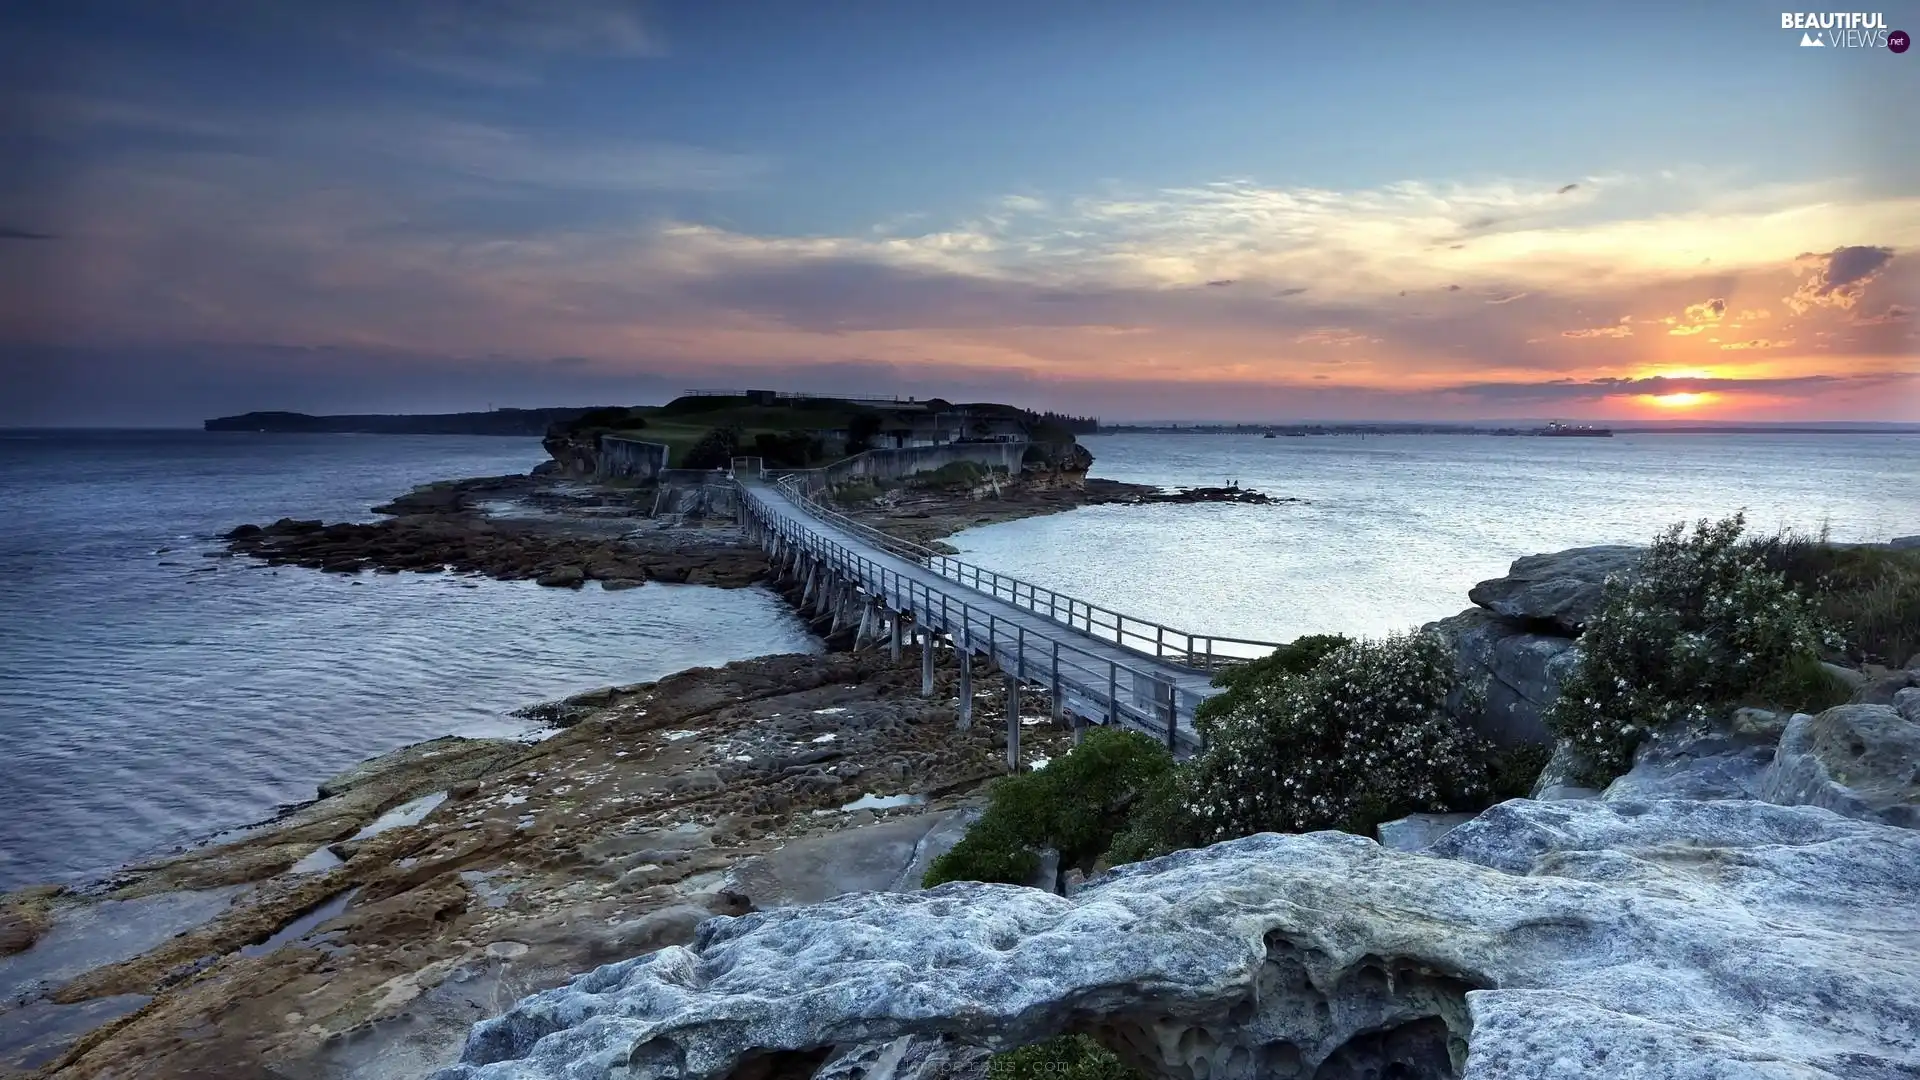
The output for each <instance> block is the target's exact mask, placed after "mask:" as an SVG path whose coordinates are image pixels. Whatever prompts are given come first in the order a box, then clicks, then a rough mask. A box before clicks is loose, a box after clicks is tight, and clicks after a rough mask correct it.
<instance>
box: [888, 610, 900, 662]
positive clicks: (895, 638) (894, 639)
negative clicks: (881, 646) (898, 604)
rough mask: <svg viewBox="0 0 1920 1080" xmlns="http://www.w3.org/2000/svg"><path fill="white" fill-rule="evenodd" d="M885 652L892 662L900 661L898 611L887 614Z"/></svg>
mask: <svg viewBox="0 0 1920 1080" xmlns="http://www.w3.org/2000/svg"><path fill="white" fill-rule="evenodd" d="M887 652H888V654H889V655H890V656H891V658H892V659H893V662H894V663H896V664H897V663H899V662H900V613H899V612H897V611H894V612H889V613H888V614H887Z"/></svg>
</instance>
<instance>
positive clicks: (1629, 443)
mask: <svg viewBox="0 0 1920 1080" xmlns="http://www.w3.org/2000/svg"><path fill="white" fill-rule="evenodd" d="M1085 444H1086V446H1087V448H1088V449H1089V450H1091V451H1092V452H1093V454H1094V467H1093V472H1092V475H1094V476H1100V477H1107V478H1110V479H1114V480H1129V481H1134V482H1137V483H1147V484H1160V485H1164V486H1168V487H1177V486H1182V485H1188V486H1199V485H1217V484H1226V483H1229V482H1235V481H1237V482H1238V483H1239V484H1240V486H1242V487H1248V488H1254V489H1256V490H1258V491H1262V492H1265V493H1267V494H1269V495H1274V496H1292V497H1295V498H1302V499H1306V500H1307V503H1306V504H1305V505H1298V504H1289V505H1272V506H1249V505H1239V504H1202V505H1154V506H1096V507H1087V508H1083V509H1080V510H1075V511H1073V512H1071V513H1066V514H1059V515H1054V516H1051V517H1040V518H1028V519H1025V520H1023V521H1014V522H1007V523H1005V524H1000V525H990V526H985V527H982V528H977V529H971V530H968V531H967V532H965V533H962V534H961V535H960V536H959V537H958V538H957V539H956V540H953V541H950V542H951V543H953V544H954V545H955V546H956V547H958V548H959V549H960V550H961V551H962V552H963V553H964V557H966V558H968V559H969V560H971V561H973V562H977V563H979V564H981V565H983V566H987V567H990V568H992V569H995V570H999V571H1002V572H1004V573H1008V574H1013V575H1016V576H1019V577H1022V578H1025V579H1026V580H1029V581H1031V582H1033V583H1035V584H1038V585H1043V586H1046V587H1049V588H1053V589H1058V590H1060V591H1062V592H1066V593H1070V594H1073V595H1075V596H1078V597H1079V598H1080V599H1082V600H1087V601H1089V602H1092V603H1097V604H1103V605H1105V606H1107V607H1110V608H1113V609H1115V610H1118V611H1121V612H1123V613H1125V614H1128V615H1135V616H1138V617H1140V618H1143V619H1149V620H1152V621H1156V622H1160V623H1164V624H1167V625H1170V626H1174V627H1177V628H1179V629H1182V630H1189V631H1195V632H1205V633H1211V634H1218V635H1223V636H1236V637H1244V638H1251V639H1254V640H1258V641H1291V640H1292V639H1294V638H1296V637H1299V636H1300V635H1302V634H1319V633H1342V634H1348V635H1380V634H1386V633H1391V632H1394V631H1399V630H1406V629H1410V628H1412V627H1414V626H1418V625H1420V624H1422V623H1425V622H1429V621H1432V620H1434V619H1438V618H1443V617H1445V616H1448V615H1452V614H1455V613H1457V612H1459V611H1461V610H1462V609H1464V608H1466V607H1468V606H1469V605H1468V602H1467V590H1468V589H1469V588H1471V587H1472V586H1473V585H1474V583H1475V582H1478V581H1482V580H1485V579H1487V578H1491V577H1498V576H1499V575H1501V574H1504V573H1505V572H1506V570H1507V567H1508V565H1509V564H1510V563H1512V561H1513V560H1514V559H1516V558H1518V557H1520V556H1522V555H1531V554H1535V553H1537V552H1545V551H1559V550H1562V549H1564V548H1570V547H1584V546H1587V545H1591V544H1644V543H1646V542H1647V541H1648V540H1649V539H1651V538H1652V537H1653V535H1654V534H1655V533H1657V532H1658V531H1659V530H1661V529H1663V528H1665V527H1666V526H1667V525H1669V524H1671V523H1673V522H1676V521H1692V520H1694V519H1696V518H1699V517H1701V516H1710V517H1721V516H1724V515H1727V514H1730V513H1733V512H1734V511H1737V510H1743V509H1744V510H1745V511H1746V514H1747V521H1748V524H1749V527H1750V528H1751V529H1753V530H1755V531H1759V532H1772V531H1774V530H1776V529H1780V528H1783V527H1786V528H1794V529H1800V530H1805V531H1808V532H1818V531H1820V530H1821V529H1822V528H1825V529H1827V530H1828V532H1829V535H1830V536H1831V538H1832V539H1834V540H1840V541H1883V540H1888V539H1891V538H1892V537H1895V536H1910V535H1914V534H1920V489H1916V487H1915V480H1914V478H1915V477H1920V435H1894V434H1885V435H1616V436H1614V437H1613V438H1610V439H1605V438H1527V437H1518V438H1505V437H1492V436H1484V435H1481V436H1472V435H1460V436H1451V435H1387V436H1372V435H1370V436H1366V437H1360V436H1352V435H1336V436H1306V437H1300V438H1292V437H1281V438H1277V439H1265V438H1261V437H1260V436H1258V435H1251V436H1249V435H1110V436H1095V437H1090V438H1087V439H1086V440H1085Z"/></svg>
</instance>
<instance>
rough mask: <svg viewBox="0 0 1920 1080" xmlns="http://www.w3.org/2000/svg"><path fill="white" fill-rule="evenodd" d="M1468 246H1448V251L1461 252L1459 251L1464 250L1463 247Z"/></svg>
mask: <svg viewBox="0 0 1920 1080" xmlns="http://www.w3.org/2000/svg"><path fill="white" fill-rule="evenodd" d="M1466 246H1467V245H1465V244H1448V245H1447V250H1448V251H1459V250H1460V249H1461V248H1463V247H1466Z"/></svg>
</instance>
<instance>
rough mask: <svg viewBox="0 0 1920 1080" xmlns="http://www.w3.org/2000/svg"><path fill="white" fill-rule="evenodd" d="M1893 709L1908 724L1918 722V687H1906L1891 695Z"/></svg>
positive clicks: (1919, 718)
mask: <svg viewBox="0 0 1920 1080" xmlns="http://www.w3.org/2000/svg"><path fill="white" fill-rule="evenodd" d="M1893 711H1894V712H1897V713H1899V714H1900V718H1901V719H1902V720H1905V721H1906V722H1907V723H1909V724H1920V687H1912V686H1910V687H1908V688H1906V689H1905V690H1902V691H1900V692H1899V693H1897V694H1895V695H1893Z"/></svg>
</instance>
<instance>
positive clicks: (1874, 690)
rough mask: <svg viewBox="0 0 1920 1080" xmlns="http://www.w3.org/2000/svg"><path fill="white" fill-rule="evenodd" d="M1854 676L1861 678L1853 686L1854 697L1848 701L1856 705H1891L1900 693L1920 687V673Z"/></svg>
mask: <svg viewBox="0 0 1920 1080" xmlns="http://www.w3.org/2000/svg"><path fill="white" fill-rule="evenodd" d="M1854 674H1855V675H1857V676H1859V681H1858V682H1855V683H1853V684H1852V686H1853V697H1851V698H1849V699H1848V701H1849V703H1850V704H1854V705H1891V704H1893V699H1894V696H1895V695H1897V694H1899V693H1900V691H1902V690H1906V689H1910V688H1912V687H1915V686H1920V671H1889V672H1887V673H1886V674H1884V675H1877V676H1872V675H1863V674H1861V673H1860V672H1854Z"/></svg>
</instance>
